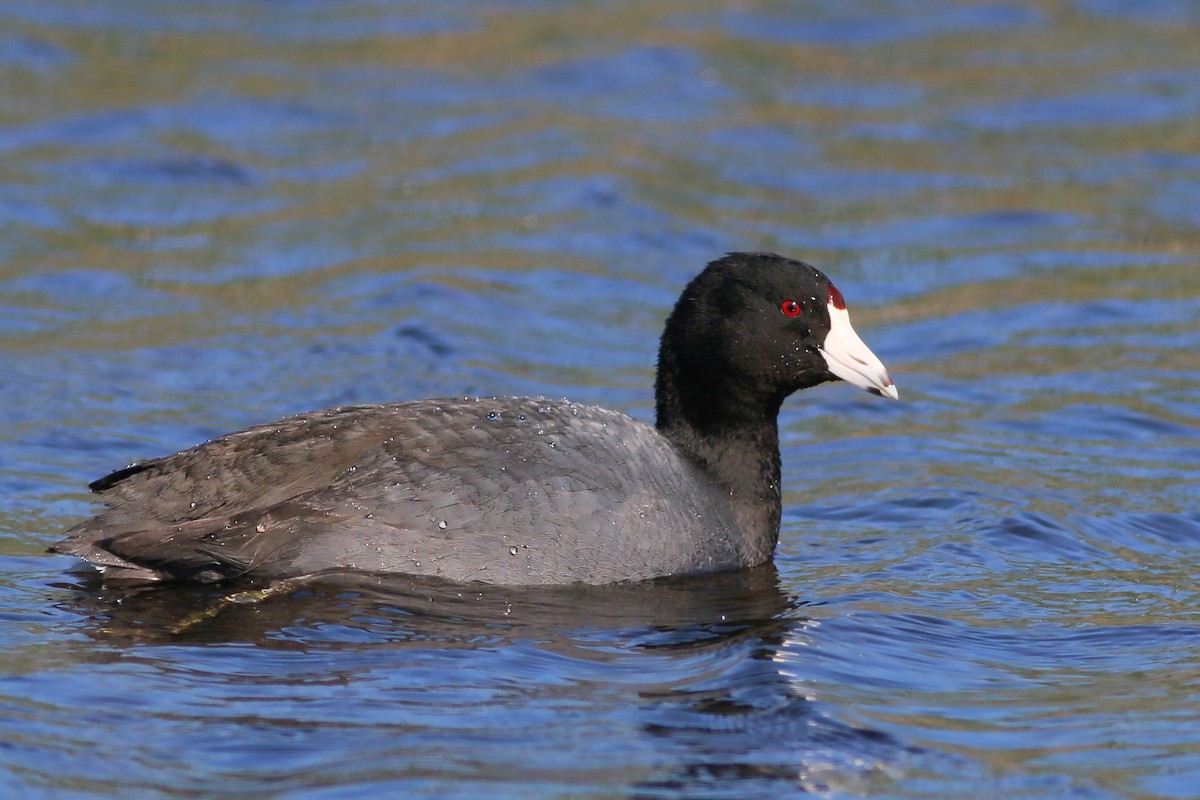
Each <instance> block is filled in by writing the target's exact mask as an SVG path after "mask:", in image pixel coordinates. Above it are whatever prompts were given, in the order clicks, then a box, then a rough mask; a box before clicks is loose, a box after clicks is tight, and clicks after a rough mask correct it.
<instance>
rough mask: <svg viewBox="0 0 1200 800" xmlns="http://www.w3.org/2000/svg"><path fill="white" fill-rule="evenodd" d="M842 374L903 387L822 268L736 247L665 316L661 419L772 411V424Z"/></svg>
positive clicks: (731, 418) (706, 421)
mask: <svg viewBox="0 0 1200 800" xmlns="http://www.w3.org/2000/svg"><path fill="white" fill-rule="evenodd" d="M838 379H842V380H846V381H849V382H850V383H853V384H854V385H856V386H858V387H860V388H863V389H866V390H868V391H871V392H873V393H875V394H879V395H882V396H886V397H892V398H895V397H896V396H897V394H896V388H895V386H894V385H893V383H892V380H891V378H890V377H888V374H887V370H886V369H885V368H884V366H883V364H882V363H880V361H879V359H878V358H877V357H876V356H875V355H874V354H873V353H872V352H871V351H870V350H869V349H868V348H867V346H866V345H865V344H863V342H862V340H861V339H859V338H858V335H857V334H856V333H855V332H854V328H853V327H852V326H851V325H850V317H849V315H848V314H847V312H846V304H845V301H844V300H843V299H842V295H841V292H839V291H838V290H837V288H836V287H834V285H833V284H832V283H830V281H829V279H828V278H827V277H826V276H825V275H824V274H823V273H822V272H821V271H820V270H818V269H816V268H815V267H812V266H810V265H808V264H805V263H803V262H801V261H794V260H792V259H789V258H784V257H783V256H778V255H774V254H771V253H731V254H729V255H727V256H725V257H724V258H721V259H718V260H717V261H714V262H712V263H711V264H709V265H708V266H707V267H706V268H705V269H704V271H703V272H701V273H700V274H699V275H697V276H696V277H695V278H694V279H693V280H692V281H691V283H689V284H688V285H687V288H685V289H684V290H683V293H682V294H681V295H680V297H679V301H678V302H677V303H676V304H675V309H674V310H673V311H672V312H671V315H670V317H669V318H668V319H667V324H666V328H665V330H664V332H663V337H662V342H661V345H660V349H659V364H658V383H657V386H656V390H657V410H658V425H659V427H660V428H663V429H670V428H671V427H672V426H674V425H677V424H681V423H682V424H686V425H687V426H689V427H692V428H695V429H696V430H697V431H698V432H703V431H704V430H705V429H708V428H711V427H713V426H715V427H718V428H720V427H722V426H729V425H736V424H737V421H738V420H742V419H745V420H751V421H753V420H762V419H765V418H768V417H769V419H770V420H771V422H772V427H773V423H774V418H775V415H777V414H778V412H779V406H780V404H781V403H782V402H783V400H784V398H785V397H787V396H788V395H789V394H791V393H792V392H795V391H797V390H799V389H804V388H807V387H809V386H815V385H816V384H818V383H822V382H824V381H830V380H838Z"/></svg>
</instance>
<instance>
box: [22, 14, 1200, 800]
mask: <svg viewBox="0 0 1200 800" xmlns="http://www.w3.org/2000/svg"><path fill="white" fill-rule="evenodd" d="M1198 37H1200V17H1198V16H1197V14H1196V12H1195V9H1194V7H1193V6H1192V5H1191V4H1189V3H1186V2H1167V1H1166V0H1163V1H1162V2H1158V1H1156V2H1141V3H1132V2H1130V3H1125V2H1116V1H1115V0H1097V1H1092V2H1065V0H1064V2H1050V1H1049V0H1043V1H1042V2H1024V3H970V2H936V3H916V2H896V3H887V4H883V3H872V2H853V3H845V2H837V3H834V2H825V3H804V4H781V3H772V2H765V1H763V2H743V3H739V4H736V5H730V4H725V3H715V2H682V1H679V2H670V1H668V2H662V3H655V4H649V5H647V4H636V3H622V2H612V3H572V4H563V3H549V2H544V3H543V2H520V3H515V2H514V3H508V4H502V5H495V6H492V7H489V8H486V9H483V8H479V7H477V6H475V5H474V4H463V5H461V6H454V7H448V6H446V5H445V4H423V3H372V2H343V3H337V4H322V3H289V4H282V5H281V4H275V3H256V2H229V3H204V4H193V3H182V2H167V3H164V2H153V3H151V2H127V3H119V4H96V3H89V2H83V1H82V0H79V1H78V2H70V1H69V0H50V2H44V3H37V4H27V3H13V2H0V86H3V92H0V95H2V97H3V99H2V100H0V422H2V423H3V424H2V426H0V428H2V429H3V434H2V435H0V653H2V658H0V663H2V664H3V667H2V668H0V710H2V712H0V713H2V714H3V717H4V720H5V724H4V725H3V726H0V729H2V732H0V765H2V774H0V788H2V789H3V792H4V794H5V795H6V796H17V797H76V796H77V797H84V796H88V797H92V796H113V797H129V796H141V797H189V796H197V795H203V796H212V797H219V796H229V797H248V796H250V797H267V796H288V797H305V798H316V797H330V798H332V797H350V796H362V795H363V794H364V793H370V794H378V795H396V796H401V795H403V796H427V797H463V798H468V797H480V796H498V797H522V798H525V797H566V796H571V797H624V796H633V797H687V798H702V797H728V796H739V797H789V796H803V795H806V794H813V793H815V794H817V795H819V796H830V797H858V796H868V797H895V798H930V797H939V798H1011V797H1017V796H1019V797H1027V798H1060V797H1068V796H1069V797H1080V798H1131V797H1132V798H1181V797H1191V796H1195V794H1196V793H1197V789H1196V787H1197V786H1200V711H1198V710H1197V709H1200V689H1198V684H1197V679H1196V676H1197V674H1200V613H1198V609H1200V595H1198V593H1197V590H1196V581H1195V575H1196V563H1197V561H1198V557H1200V504H1198V503H1197V486H1198V479H1200V466H1198V465H1200V446H1198V445H1197V438H1196V437H1197V429H1198V427H1200V379H1198V374H1197V363H1198V362H1197V360H1196V353H1197V351H1200V332H1198V330H1197V319H1198V317H1200V272H1198V269H1200V235H1198V233H1197V231H1198V230H1200V151H1197V148H1196V142H1197V141H1200V138H1198V137H1200V88H1198V87H1200V63H1198V62H1197V60H1196V55H1195V53H1196V48H1195V42H1196V41H1197V39H1198ZM738 249H741V250H775V251H779V252H783V253H786V254H788V255H792V256H796V257H801V258H804V259H806V260H809V261H811V262H812V263H814V264H816V265H817V266H819V267H821V268H823V269H825V270H826V271H827V272H829V273H830V274H831V275H832V276H833V277H834V279H835V280H836V282H837V283H838V286H839V287H840V288H841V289H842V291H843V293H844V294H845V295H846V297H847V299H848V302H849V303H850V305H851V311H852V313H853V315H854V319H855V323H856V326H857V327H858V329H859V331H860V333H862V335H863V337H864V339H866V340H867V342H868V343H869V344H870V345H871V346H872V348H873V349H874V350H875V352H876V353H878V354H879V355H880V356H881V358H882V359H883V360H884V362H885V363H887V364H888V366H889V367H890V368H891V371H892V374H893V377H895V378H896V380H897V383H898V384H899V387H900V391H901V395H902V398H903V402H901V403H885V402H883V401H880V400H878V399H876V398H872V397H870V396H868V395H866V394H865V393H859V392H853V391H851V390H850V389H849V388H848V387H846V386H845V385H828V386H823V387H819V388H817V389H814V390H812V391H808V392H804V393H802V394H801V395H800V396H798V397H796V398H794V399H792V400H791V401H789V402H788V404H787V405H786V406H785V409H784V413H783V416H782V418H781V421H780V422H781V434H782V438H783V455H784V462H785V463H784V473H785V474H784V478H785V496H784V503H785V509H784V526H783V531H782V535H781V542H780V547H779V551H778V554H777V557H776V560H775V565H774V567H773V568H770V569H765V570H758V571H753V572H751V573H749V574H746V575H735V576H725V577H721V578H715V579H712V580H709V581H703V582H684V583H681V584H677V585H676V584H668V585H665V586H640V587H616V588H610V589H603V590H580V589H563V590H557V591H540V592H530V591H521V590H501V589H478V588H475V589H470V590H466V589H462V588H461V587H458V588H456V587H446V586H439V585H433V584H419V583H413V582H406V581H398V582H395V581H393V582H385V583H379V582H372V581H361V582H357V583H353V584H337V585H315V586H305V587H295V588H294V589H292V590H288V591H280V592H278V593H276V594H275V595H273V596H269V597H259V598H254V597H246V596H243V597H234V598H232V599H230V598H223V597H222V596H220V594H219V593H214V592H213V591H211V590H207V589H196V588H191V587H180V588H174V589H165V590H159V591H153V592H129V591H122V590H118V589H115V588H112V587H108V588H106V587H103V586H102V585H100V584H99V583H98V582H97V581H96V579H95V578H94V576H91V575H89V574H88V573H87V572H86V571H81V570H76V569H74V568H73V563H72V561H71V560H70V559H67V558H64V557H58V556H48V555H45V554H44V552H43V551H44V549H45V547H46V545H48V544H49V543H51V542H53V541H54V540H55V539H56V538H57V537H58V536H59V535H60V533H61V531H62V530H64V529H65V528H66V527H68V526H70V525H71V524H73V523H75V522H77V521H79V520H80V519H82V518H83V517H84V516H85V515H87V514H89V513H91V512H92V511H93V510H94V508H95V506H94V505H93V504H92V502H91V501H90V499H89V497H88V495H87V493H86V489H85V488H84V487H85V486H86V483H87V482H88V481H89V480H91V479H93V478H95V477H98V476H99V475H102V474H104V473H105V472H107V471H109V470H111V469H113V468H116V467H119V466H122V465H124V464H126V463H129V462H130V461H133V460H136V459H139V458H146V457H151V456H155V455H161V454H165V453H168V452H171V451H173V450H176V449H179V448H182V447H186V446H189V445H192V444H195V443H196V442H198V441H201V440H203V439H205V438H208V437H211V436H214V435H217V434H220V433H223V432H227V431H230V430H233V429H236V428H239V427H243V426H247V425H251V424H255V423H258V422H264V421H267V420H270V419H274V418H276V417H279V416H282V415H284V414H288V413H294V412H299V411H304V410H310V409H315V408H321V407H325V406H331V405H336V404H346V403H357V402H378V401H386V400H405V399H413V398H419V397H427V396H458V395H468V394H521V395H544V396H549V397H561V396H567V397H570V398H571V399H572V400H576V401H580V402H588V403H599V404H603V405H606V406H609V407H612V408H617V409H620V410H622V411H626V412H628V413H631V414H633V415H635V416H639V417H642V418H648V417H649V416H650V415H651V411H652V407H653V398H652V396H651V386H652V377H653V373H652V370H653V362H654V356H655V343H656V337H657V335H658V332H659V329H660V326H661V324H662V320H663V318H664V317H665V314H666V312H667V310H668V309H669V307H670V304H671V303H672V302H673V300H674V298H675V296H676V294H677V293H678V291H679V289H680V287H681V286H682V285H683V284H684V283H685V282H686V280H687V279H688V278H689V277H690V276H691V275H692V274H694V273H695V272H696V271H698V269H699V268H700V267H701V266H702V265H703V264H704V263H705V262H706V261H707V260H709V259H712V258H714V257H716V256H718V255H720V254H721V253H723V252H726V251H729V250H738ZM237 600H241V601H244V602H236V601H237Z"/></svg>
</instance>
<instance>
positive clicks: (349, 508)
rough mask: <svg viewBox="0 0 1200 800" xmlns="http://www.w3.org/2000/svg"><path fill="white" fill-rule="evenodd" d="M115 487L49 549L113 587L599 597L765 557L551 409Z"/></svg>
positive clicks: (228, 458) (305, 427) (440, 416)
mask: <svg viewBox="0 0 1200 800" xmlns="http://www.w3.org/2000/svg"><path fill="white" fill-rule="evenodd" d="M114 478H115V479H113V480H111V483H110V484H109V485H107V486H106V485H105V481H103V480H102V481H99V482H97V487H96V488H97V489H98V491H99V492H100V495H101V498H102V499H103V500H104V501H105V502H106V503H108V504H109V505H110V508H109V510H107V511H105V512H104V513H102V514H100V515H98V516H96V517H93V518H92V519H89V520H88V521H86V522H84V523H82V524H81V525H79V526H77V527H75V528H73V529H72V530H71V531H69V532H68V533H69V534H70V538H68V539H67V540H66V541H65V542H64V543H62V545H67V546H62V545H60V547H59V548H58V549H59V550H60V551H61V552H70V553H74V554H76V555H79V556H82V557H84V558H86V559H87V560H89V561H91V562H93V563H95V564H97V565H100V566H103V567H104V568H105V570H106V572H107V573H108V574H109V576H110V577H130V578H153V577H157V573H158V572H159V571H161V572H162V573H165V574H169V575H171V576H172V577H192V578H200V579H208V580H214V579H221V578H229V577H240V576H247V577H261V578H274V577H285V576H291V575H298V574H308V573H313V572H320V571H325V570H329V569H361V570H365V571H384V572H402V573H409V574H421V575H434V576H439V577H443V578H447V579H451V580H457V581H486V582H489V583H502V584H538V583H568V582H582V583H612V582H615V581H625V580H640V579H643V578H649V577H656V576H662V575H672V574H684V573H695V572H706V571H712V570H717V569H726V568H731V567H739V566H750V565H754V564H759V563H762V562H764V561H765V560H767V559H768V558H769V557H770V554H771V549H772V548H773V546H774V541H773V539H772V540H771V541H762V542H754V541H748V540H747V539H746V538H745V537H743V536H742V535H740V533H739V532H738V530H737V527H736V524H735V520H734V518H733V515H732V514H731V513H730V507H729V505H728V504H727V503H726V502H722V498H721V492H720V491H719V490H718V489H717V487H714V486H713V483H712V481H711V479H710V478H709V477H708V476H707V475H705V474H704V473H703V472H702V471H701V470H700V469H698V468H697V467H696V466H695V465H694V464H692V463H691V462H690V461H689V460H688V459H686V458H684V457H683V456H681V455H680V454H679V453H678V452H677V451H676V449H675V448H674V446H673V445H672V444H671V443H670V442H669V441H668V440H667V439H666V438H665V437H664V436H663V435H662V434H661V433H659V432H658V431H657V430H655V429H654V428H653V427H651V426H649V425H646V424H644V423H641V422H637V421H635V420H633V419H631V418H630V417H628V416H625V415H624V414H620V413H617V412H614V411H608V410H606V409H602V408H597V407H594V406H583V405H575V404H571V403H566V402H550V401H545V400H527V399H520V400H518V399H515V398H482V399H467V400H461V399H460V400H425V401H419V402H413V403H400V404H393V405H380V406H361V407H354V408H342V409H334V410H330V411H325V412H317V413H313V414H305V415H301V416H296V417H290V418H287V419H284V420H281V421H280V422H277V423H274V424H271V425H265V426H260V427H256V428H251V429H249V430H246V431H243V432H240V433H236V434H232V435H229V436H226V437H222V438H220V439H215V440H213V441H210V442H206V443H205V444H202V445H199V446H197V447H194V448H192V449H190V450H185V451H183V452H180V453H177V454H175V455H172V456H168V457H166V458H163V459H159V460H156V461H150V462H147V463H144V464H140V465H137V466H135V467H132V468H130V469H129V470H123V471H122V472H120V473H115V474H114ZM776 524H777V523H776ZM130 559H136V563H135V562H134V561H132V560H130Z"/></svg>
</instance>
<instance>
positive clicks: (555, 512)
mask: <svg viewBox="0 0 1200 800" xmlns="http://www.w3.org/2000/svg"><path fill="white" fill-rule="evenodd" d="M838 378H841V379H842V380H846V381H849V382H850V383H852V384H854V385H855V386H858V387H861V388H863V389H866V390H867V391H869V392H873V393H875V394H878V395H882V396H886V397H891V398H895V397H897V393H896V387H895V386H894V385H893V384H892V380H891V378H889V377H888V373H887V370H886V369H885V368H884V366H883V364H881V363H880V361H879V359H878V358H876V357H875V355H874V354H873V353H872V352H871V351H870V350H869V349H868V348H867V346H866V345H865V344H863V342H862V340H861V339H859V338H858V335H857V334H855V332H854V329H853V328H852V327H851V326H850V318H849V316H848V315H847V313H846V306H845V303H844V302H843V300H842V295H841V293H840V292H838V290H837V289H836V288H834V286H833V284H832V283H830V282H829V279H828V278H826V277H825V275H823V274H822V273H821V272H820V271H819V270H817V269H815V268H814V267H811V266H809V265H808V264H804V263H802V262H799V261H793V260H791V259H787V258H784V257H782V256H778V255H773V254H768V253H732V254H730V255H727V256H725V257H724V258H721V259H719V260H717V261H714V262H713V263H711V264H709V265H708V267H706V268H705V269H704V271H703V272H701V273H700V274H699V275H698V276H696V278H694V279H693V280H692V282H691V283H689V284H688V286H687V288H685V289H684V290H683V294H682V295H681V296H680V298H679V301H678V302H677V303H676V305H675V309H674V310H673V311H672V312H671V315H670V317H669V318H668V319H667V323H666V328H665V330H664V332H663V335H662V340H661V344H660V347H659V353H658V378H657V381H656V385H655V392H656V398H657V403H656V411H657V424H656V426H655V427H651V426H649V425H646V424H644V423H642V422H638V421H636V420H634V419H631V418H630V417H627V416H625V415H624V414H620V413H617V412H615V411H608V410H605V409H603V408H597V407H595V406H586V405H577V404H574V403H569V402H566V401H562V402H554V401H549V400H535V399H517V398H509V397H500V398H472V399H452V400H419V401H416V402H411V403H396V404H389V405H376V406H357V407H353V408H335V409H331V410H328V411H319V412H315V413H311V414H302V415H300V416H295V417H289V418H287V419H284V420H280V421H279V422H275V423H272V424H270V425H262V426H259V427H254V428H250V429H248V430H245V431H241V432H239V433H232V434H230V435H228V436H223V437H221V438H219V439H214V440H213V441H210V442H206V443H204V444H201V445H199V446H197V447H193V448H191V449H190V450H184V451H183V452H180V453H176V454H175V455H171V456H167V457H166V458H159V459H155V460H153V461H147V462H144V463H141V464H136V465H134V466H131V467H128V468H126V469H122V470H118V471H117V472H114V473H112V474H111V475H108V476H107V477H104V478H101V479H99V480H97V481H96V482H94V483H92V484H91V489H92V490H93V491H95V492H97V493H99V494H100V496H101V498H102V499H103V500H104V502H105V503H106V504H107V506H108V510H106V511H104V512H103V513H101V514H99V515H97V516H95V517H93V518H91V519H89V520H87V521H86V522H83V523H81V524H79V525H77V526H76V527H74V528H72V529H71V530H70V531H68V532H67V533H68V536H67V538H66V539H64V540H63V541H61V542H59V543H57V544H55V545H54V546H53V547H52V548H51V550H52V551H53V552H57V553H70V554H73V555H77V556H81V557H83V558H84V559H86V560H87V561H89V562H91V563H92V564H94V565H96V566H98V567H99V568H100V569H101V570H103V571H104V572H105V574H106V577H108V578H128V579H137V580H161V579H192V580H200V581H219V580H227V579H232V578H240V577H246V578H263V579H278V578H287V577H299V576H305V575H310V574H314V573H321V572H329V571H346V570H354V571H366V572H384V573H405V574H420V575H435V576H440V577H442V578H448V579H451V580H455V581H482V582H487V583H496V584H563V583H577V582H582V583H593V584H601V583H613V582H618V581H636V580H642V579H646V578H655V577H660V576H666V575H683V574H694V573H701V572H710V571H714V570H722V569H732V568H737V567H749V566H754V565H758V564H762V563H764V562H766V561H767V560H768V559H770V558H771V554H772V552H773V551H774V549H775V543H776V541H777V540H778V538H779V520H780V510H781V500H780V487H779V433H778V427H777V416H778V413H779V408H780V405H781V404H782V403H783V400H784V398H785V397H787V396H788V395H789V394H791V393H792V392H794V391H796V390H797V389H803V388H805V387H808V386H814V385H816V384H818V383H822V382H824V381H830V380H836V379H838Z"/></svg>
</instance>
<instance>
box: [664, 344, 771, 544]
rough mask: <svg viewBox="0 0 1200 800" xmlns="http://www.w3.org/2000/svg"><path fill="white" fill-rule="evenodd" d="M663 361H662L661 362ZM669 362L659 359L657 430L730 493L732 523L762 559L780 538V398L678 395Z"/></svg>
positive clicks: (692, 390) (697, 391)
mask: <svg viewBox="0 0 1200 800" xmlns="http://www.w3.org/2000/svg"><path fill="white" fill-rule="evenodd" d="M664 362H665V363H664ZM680 388H681V387H680V385H679V376H678V372H677V370H676V369H675V365H674V364H673V363H670V359H669V358H667V359H662V358H660V363H659V373H658V380H657V384H656V393H657V404H656V423H655V424H656V426H657V428H658V430H659V431H660V432H662V434H663V435H664V436H666V437H667V439H668V440H669V441H670V442H671V443H672V444H673V445H674V446H675V447H676V448H677V449H678V450H679V451H680V452H681V453H683V454H684V455H685V456H686V457H687V458H689V459H690V460H691V461H693V462H694V463H696V464H698V465H699V466H700V467H701V469H703V470H704V471H705V473H706V474H708V475H709V477H710V478H711V479H712V480H713V482H714V483H715V484H716V485H717V486H718V487H719V488H720V489H721V490H723V491H724V492H727V493H728V497H729V502H730V507H731V511H732V512H733V517H734V521H735V523H736V524H737V525H738V527H739V529H740V530H741V531H742V534H743V536H745V537H747V544H748V545H750V546H751V548H752V549H753V550H755V551H756V552H757V551H759V550H764V549H765V552H763V553H762V555H763V560H765V558H766V556H769V554H770V552H771V551H773V550H774V548H775V544H776V542H777V541H778V539H779V522H780V516H781V513H782V502H783V501H782V496H781V493H780V457H779V424H778V417H779V407H780V405H781V404H782V402H783V398H782V397H780V398H777V399H776V398H763V397H755V396H753V395H750V394H748V395H747V396H744V397H739V396H737V393H736V392H735V391H732V390H729V389H723V390H722V391H704V390H703V388H702V387H697V386H695V385H694V384H689V386H688V389H689V391H688V392H681V391H679V390H680Z"/></svg>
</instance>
